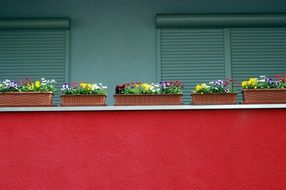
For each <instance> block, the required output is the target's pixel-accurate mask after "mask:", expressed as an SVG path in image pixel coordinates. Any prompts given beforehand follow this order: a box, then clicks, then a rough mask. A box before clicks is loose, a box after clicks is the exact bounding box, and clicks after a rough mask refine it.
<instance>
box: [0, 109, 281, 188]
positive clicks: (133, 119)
mask: <svg viewBox="0 0 286 190" xmlns="http://www.w3.org/2000/svg"><path fill="white" fill-rule="evenodd" d="M285 115H286V109H265V110H181V111H98V112H96V111H92V112H18V113H16V112H13V113H12V112H11V113H0V189H1V190H16V189H17V190H20V189H21V190H22V189H24V190H26V189H29V190H53V189H55V190H65V189H66V190H89V189H91V190H95V189H116V190H121V189H123V190H129V189H131V190H133V189H136V190H137V189H139V190H141V189H148V190H149V189H151V190H153V189H154V190H159V189H171V190H176V189H178V190H184V189H192V190H196V189H199V190H204V189H210V190H224V189H226V190H230V189H231V190H238V189H239V190H248V189H249V190H254V189H257V190H266V189H267V190H268V189H269V190H274V189H275V190H276V189H279V190H284V189H286V125H285Z"/></svg>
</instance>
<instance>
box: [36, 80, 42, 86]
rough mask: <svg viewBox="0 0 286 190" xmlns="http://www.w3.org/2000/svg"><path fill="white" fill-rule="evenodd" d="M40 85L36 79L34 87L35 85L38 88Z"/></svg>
mask: <svg viewBox="0 0 286 190" xmlns="http://www.w3.org/2000/svg"><path fill="white" fill-rule="evenodd" d="M40 86H41V82H40V81H38V80H37V81H36V82H35V87H36V88H40Z"/></svg>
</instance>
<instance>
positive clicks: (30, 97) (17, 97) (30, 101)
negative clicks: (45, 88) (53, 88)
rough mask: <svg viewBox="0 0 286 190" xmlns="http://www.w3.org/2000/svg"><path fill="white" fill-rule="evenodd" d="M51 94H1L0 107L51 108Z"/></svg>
mask: <svg viewBox="0 0 286 190" xmlns="http://www.w3.org/2000/svg"><path fill="white" fill-rule="evenodd" d="M52 105H53V93H51V92H1V93H0V106H2V107H21V106H25V107H27V106H52Z"/></svg>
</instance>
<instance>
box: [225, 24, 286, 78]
mask: <svg viewBox="0 0 286 190" xmlns="http://www.w3.org/2000/svg"><path fill="white" fill-rule="evenodd" d="M230 39H231V59H232V76H233V78H235V79H236V80H238V82H239V83H241V81H242V80H246V79H248V78H249V77H259V76H261V75H266V76H269V75H270V76H271V75H272V76H273V75H275V74H279V73H286V28H232V29H231V37H230Z"/></svg>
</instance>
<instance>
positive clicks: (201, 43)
mask: <svg viewBox="0 0 286 190" xmlns="http://www.w3.org/2000/svg"><path fill="white" fill-rule="evenodd" d="M159 53H160V62H161V64H160V67H161V68H160V70H161V73H160V74H161V80H162V81H165V80H180V81H181V82H182V83H183V84H184V103H185V104H189V103H190V100H191V99H190V94H191V92H192V90H193V89H194V87H195V85H196V84H197V83H202V82H208V81H211V80H216V79H224V78H225V62H224V56H225V55H224V54H225V53H224V30H223V29H182V28H178V29H177V28H163V29H160V52H159Z"/></svg>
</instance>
